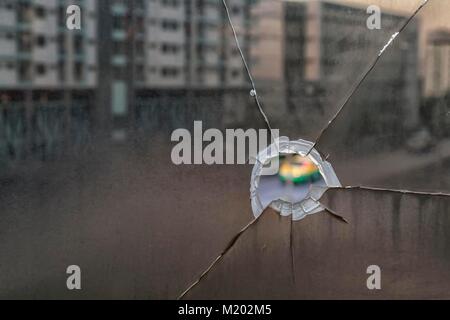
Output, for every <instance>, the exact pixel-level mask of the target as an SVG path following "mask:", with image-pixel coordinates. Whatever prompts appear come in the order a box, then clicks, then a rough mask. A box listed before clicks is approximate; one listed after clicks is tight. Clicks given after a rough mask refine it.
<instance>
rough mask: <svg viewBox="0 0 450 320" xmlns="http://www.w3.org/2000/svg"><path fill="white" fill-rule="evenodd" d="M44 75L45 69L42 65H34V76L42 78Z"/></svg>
mask: <svg viewBox="0 0 450 320" xmlns="http://www.w3.org/2000/svg"><path fill="white" fill-rule="evenodd" d="M46 73H47V67H46V66H45V65H44V64H42V63H39V64H37V65H36V74H38V75H40V76H43V75H45V74H46Z"/></svg>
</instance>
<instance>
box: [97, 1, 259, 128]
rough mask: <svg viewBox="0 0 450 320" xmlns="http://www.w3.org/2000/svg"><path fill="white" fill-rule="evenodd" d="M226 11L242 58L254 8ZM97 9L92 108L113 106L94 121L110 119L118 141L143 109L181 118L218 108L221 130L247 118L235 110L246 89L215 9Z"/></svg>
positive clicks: (217, 5)
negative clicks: (208, 107)
mask: <svg viewBox="0 0 450 320" xmlns="http://www.w3.org/2000/svg"><path fill="white" fill-rule="evenodd" d="M227 3H228V6H229V8H230V14H231V15H232V18H233V23H234V25H235V27H236V30H237V32H238V34H239V38H240V43H241V45H242V47H243V48H244V51H247V50H248V48H249V41H250V39H249V35H248V32H247V30H248V27H249V25H250V22H249V19H250V6H251V5H252V3H253V1H249V0H245V1H241V0H229V1H228V2H227ZM98 5H99V7H98V12H99V13H100V15H101V16H100V19H99V41H100V45H99V48H100V49H99V62H100V63H99V70H100V78H101V79H103V81H101V83H100V84H99V92H100V94H99V97H100V102H99V103H98V105H101V106H111V110H107V109H106V108H107V107H103V110H100V112H101V114H99V115H98V118H99V119H101V120H100V122H101V123H105V124H107V123H109V122H110V119H111V118H112V123H115V124H114V125H113V126H114V127H115V128H118V129H117V130H115V129H114V130H115V131H116V132H117V134H116V135H117V136H122V137H123V136H124V128H125V127H126V126H128V125H129V124H130V123H135V119H136V118H141V117H144V118H145V114H146V113H148V110H147V111H145V110H143V109H149V108H150V109H152V111H151V113H152V114H154V113H155V112H156V113H160V114H161V113H162V114H164V113H168V114H178V115H179V114H189V112H190V110H191V109H193V108H197V107H198V105H199V104H201V105H207V104H208V103H211V104H217V103H220V104H223V108H221V109H222V110H223V111H224V114H223V119H222V120H223V121H224V122H227V121H228V122H229V121H236V119H243V117H245V114H244V113H242V110H246V108H239V109H238V110H237V111H236V109H237V108H235V107H234V106H235V105H236V103H240V102H241V101H243V102H244V103H246V99H245V98H244V97H248V90H249V89H250V87H249V85H248V79H247V77H246V74H245V70H244V68H243V64H242V61H241V57H240V55H239V51H238V49H237V47H236V43H235V39H234V37H233V35H232V33H231V29H230V27H229V24H228V19H227V16H226V14H225V11H224V7H223V4H222V2H221V1H217V0H148V1H144V0H129V1H123V0H105V1H100V2H99V3H98ZM244 92H245V93H244ZM233 107H234V108H233ZM155 109H157V110H156V111H155ZM197 109H198V108H197ZM205 112H208V110H205ZM153 118H155V117H153ZM169 118H170V116H169ZM227 119H228V120H227ZM169 120H170V119H169ZM143 121H144V122H145V119H144V120H143ZM154 121H156V120H154ZM161 121H164V120H158V121H157V122H161Z"/></svg>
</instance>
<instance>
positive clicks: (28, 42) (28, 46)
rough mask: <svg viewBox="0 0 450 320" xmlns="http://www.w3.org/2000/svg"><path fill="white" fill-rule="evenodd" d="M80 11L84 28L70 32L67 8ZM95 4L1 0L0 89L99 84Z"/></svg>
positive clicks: (57, 87)
mask: <svg viewBox="0 0 450 320" xmlns="http://www.w3.org/2000/svg"><path fill="white" fill-rule="evenodd" d="M71 4H77V5H79V6H80V7H81V8H82V13H83V28H82V29H81V30H76V31H74V30H68V29H67V28H66V18H67V13H66V9H67V7H68V6H69V5H71ZM96 42H97V32H96V7H95V2H94V0H85V1H65V0H4V1H2V2H0V63H1V64H0V70H1V72H0V87H1V88H2V89H4V90H8V89H11V90H14V89H27V88H28V89H30V90H33V91H34V90H36V91H42V92H45V91H49V93H50V92H52V91H55V90H61V89H67V88H71V89H89V88H90V89H92V88H94V87H95V86H96V84H97V68H96V67H97V46H96V45H97V43H96Z"/></svg>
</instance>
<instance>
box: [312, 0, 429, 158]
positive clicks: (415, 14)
mask: <svg viewBox="0 0 450 320" xmlns="http://www.w3.org/2000/svg"><path fill="white" fill-rule="evenodd" d="M428 2H429V0H423V2H422V4H421V5H420V6H419V7H418V8H417V9H416V11H414V13H413V14H412V15H411V16H410V17H409V18H408V19H407V20H406V21H405V22H404V23H403V25H402V26H401V28H400V29H399V30H398V31H397V32H395V33H394V34H393V35H392V36H391V37H390V38H389V41H388V42H387V43H386V44H385V45H384V46H383V48H382V49H381V50H380V51H379V53H378V55H377V56H376V58H375V59H374V61H373V62H372V63H371V64H370V66H369V68H368V69H367V71H366V72H365V73H363V76H362V77H361V79H360V80H359V81H358V82H357V83H356V85H355V86H354V87H353V89H352V90H351V91H350V94H349V95H348V96H347V98H345V100H344V102H343V103H342V104H341V106H340V107H339V109H338V111H337V112H336V113H335V114H334V116H333V117H332V118H331V119H330V121H328V123H327V125H326V126H325V127H324V128H323V129H322V130H321V131H320V133H319V135H318V136H317V138H316V141H315V142H314V144H313V146H312V147H311V150H310V151H309V152H308V154H309V153H310V152H311V151H312V150H313V149H314V148H315V147H316V145H317V144H318V143H319V141H320V139H321V138H322V136H323V134H324V133H325V132H326V131H327V130H328V128H329V127H330V126H331V124H332V123H334V121H335V120H336V119H337V118H338V116H339V115H340V114H341V112H342V111H343V110H344V108H345V107H346V106H347V105H348V103H349V102H350V100H351V98H352V97H353V96H354V95H355V93H356V92H357V91H358V89H359V88H360V87H361V85H362V84H363V83H364V81H365V80H366V79H367V77H368V76H369V75H370V74H371V73H372V71H373V70H374V69H375V67H376V66H377V64H378V62H379V61H380V59H381V57H382V56H383V55H384V54H385V52H386V50H387V49H388V48H389V47H390V46H391V45H392V44H393V43H394V41H395V39H397V38H398V36H399V35H400V34H401V33H402V32H403V31H404V30H405V29H406V27H407V26H408V25H409V24H410V22H411V21H412V20H413V19H414V18H415V17H416V16H417V14H418V13H419V12H420V11H421V10H422V9H423V7H425V5H426V4H427V3H428Z"/></svg>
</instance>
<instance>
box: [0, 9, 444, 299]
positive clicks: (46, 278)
mask: <svg viewBox="0 0 450 320" xmlns="http://www.w3.org/2000/svg"><path fill="white" fill-rule="evenodd" d="M70 5H77V6H79V8H80V14H81V16H80V19H81V20H80V26H79V28H78V27H77V20H76V19H77V17H76V16H72V15H73V14H74V13H73V12H72V11H70V10H69V12H68V11H67V9H68V7H69V6H70ZM70 12H72V13H70ZM449 12H450V3H449V2H448V1H445V0H428V1H423V0H409V1H399V0H346V1H340V0H329V1H312V0H311V1H306V0H305V1H301V0H289V1H284V0H283V1H281V0H245V1H242V0H184V1H182V0H173V1H165V0H164V1H163V0H160V1H159V0H155V1H154V0H127V1H122V0H104V1H99V0H98V1H97V0H87V1H76V0H73V1H55V0H41V1H3V2H1V3H0V256H1V257H2V259H1V260H2V262H1V263H0V270H1V271H0V298H7V299H10V298H21V299H24V298H25V299H27V298H30V299H42V298H44V299H45V298H49V299H55V298H69V299H70V298H73V297H74V295H73V292H72V291H70V290H67V288H66V280H67V274H66V270H67V268H68V267H69V266H71V265H74V264H75V265H77V266H80V268H81V270H82V274H83V278H82V279H83V280H82V287H83V290H81V291H80V292H79V293H78V295H77V298H87V299H96V298H107V299H113V298H119V299H142V298H144V299H146V298H151V299H175V298H186V299H195V298H206V299H225V298H229V299H240V298H242V299H270V298H272V299H280V298H284V299H302V298H306V299H316V298H350V299H357V298H374V296H375V295H376V296H375V298H384V299H386V298H394V299H396V298H400V299H402V298H436V299H442V298H449V292H450V286H449V283H450V273H449V270H450V255H449V252H450V250H449V248H450V221H449V217H448V215H449V214H450V212H449V202H450V200H449V199H450V195H449V194H450V180H449V177H450V158H449V157H450V142H449V141H450V140H449V139H450V109H449V103H450V102H449V101H450V22H449V21H450V18H449V14H448V13H449ZM378 13H379V15H378ZM73 19H75V20H73ZM196 123H197V124H200V125H197V126H196ZM179 129H184V130H186V131H187V132H189V133H190V134H191V140H190V145H192V150H191V152H188V153H186V154H188V155H189V156H190V159H189V161H187V162H188V163H185V164H177V163H175V161H174V157H173V151H174V146H175V145H177V143H179V142H180V141H177V140H176V139H174V132H175V131H176V130H179ZM208 129H215V130H216V131H214V134H212V136H215V137H216V142H219V144H218V145H221V139H220V137H222V138H223V140H224V141H223V146H224V150H223V155H224V157H223V159H225V158H226V155H228V154H229V153H230V151H231V150H233V151H235V154H233V157H234V156H235V157H234V164H227V165H225V164H219V163H213V164H206V163H205V159H203V158H204V157H203V154H204V151H205V148H206V147H207V146H208V145H209V143H211V142H212V139H210V140H208V139H204V134H205V132H206V131H207V130H208ZM235 129H242V130H243V131H245V132H247V130H268V131H267V132H268V141H267V143H268V144H270V143H273V142H274V139H275V133H274V130H279V136H280V137H287V138H288V139H289V140H290V141H299V140H300V139H301V140H304V141H307V142H308V143H309V144H308V146H310V147H311V149H310V150H308V152H306V154H304V156H310V155H312V154H313V153H314V152H317V154H318V156H319V157H320V158H321V159H322V160H323V161H326V162H328V163H329V164H330V165H331V166H332V169H333V171H334V173H335V175H336V179H338V181H339V184H337V183H336V184H331V185H328V190H326V192H325V190H323V192H320V194H319V195H317V194H315V196H314V197H313V200H314V201H315V202H317V204H318V205H320V210H317V212H314V214H310V215H306V216H303V217H302V218H303V219H301V220H298V219H295V215H289V214H283V212H284V213H286V212H288V211H289V212H290V213H292V209H293V207H292V206H291V207H289V208H288V209H289V210H287V211H286V210H285V209H283V208H285V207H283V205H284V204H282V203H278V204H277V203H275V205H274V206H272V207H270V206H269V204H270V200H276V199H271V198H273V196H269V197H268V199H269V200H268V201H267V203H265V205H264V206H262V208H261V209H262V210H260V211H261V212H259V214H258V215H257V217H256V218H255V216H254V212H255V210H254V207H252V201H251V197H252V192H253V191H255V190H254V189H251V188H252V184H251V181H254V180H252V178H253V176H252V170H254V168H255V165H257V162H256V164H255V163H254V161H253V163H251V164H250V163H249V162H251V160H255V159H253V158H252V155H251V154H250V151H249V150H245V152H244V154H245V157H246V161H241V162H242V164H237V163H236V162H237V161H238V159H239V157H238V156H236V153H237V152H238V150H237V148H238V146H237V145H232V146H231V147H230V146H229V143H227V141H226V140H225V137H226V131H227V130H235ZM186 131H184V132H186ZM210 133H211V132H210ZM247 138H248V137H247ZM245 141H247V142H248V141H249V139H246V140H245ZM246 147H248V146H246ZM217 152H219V153H221V151H220V149H219V151H217V150H216V153H215V154H214V156H217ZM186 154H183V156H185V155H186ZM284 155H285V154H284ZM253 156H256V155H253ZM183 159H184V158H183ZM215 159H218V158H217V157H216V158H215ZM219 159H220V157H219ZM294 165H295V164H294ZM316 165H317V164H316ZM291 166H292V163H291ZM288 171H289V170H288ZM291 171H292V170H291ZM311 172H314V170H313V169H311ZM286 177H288V179H293V177H292V176H289V174H288V175H284V176H282V177H280V176H276V177H275V179H277V180H279V179H285V178H286ZM305 177H306V176H305V175H300V176H297V178H299V179H303V178H305ZM264 178H267V177H262V179H263V180H264ZM322 178H324V175H323V172H322ZM268 191H272V190H271V189H270V188H269V189H268ZM290 191H292V190H290ZM269 193H270V192H269ZM294 193H295V194H294V196H295V197H297V196H299V194H298V193H297V192H296V191H294ZM295 197H294V198H293V199H296V198H295ZM275 198H276V197H275ZM290 200H291V201H290V203H291V204H295V203H297V201H292V198H291V199H290ZM305 205H306V204H304V203H303V206H302V210H305V208H306V207H305ZM314 205H315V204H314ZM267 207H269V208H267ZM266 208H267V209H266ZM309 208H310V207H309ZM294 211H295V210H294ZM306 211H307V210H306ZM319 211H320V212H319ZM280 212H281V213H282V214H280ZM294 220H298V221H294ZM371 265H378V266H379V267H380V268H381V270H382V275H383V276H382V277H383V282H382V286H383V290H381V291H378V292H376V294H374V293H373V291H370V290H368V289H367V287H366V280H367V277H368V275H367V273H366V270H367V268H368V267H369V266H371Z"/></svg>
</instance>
